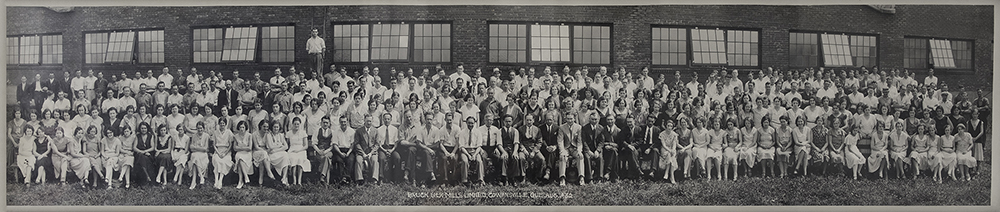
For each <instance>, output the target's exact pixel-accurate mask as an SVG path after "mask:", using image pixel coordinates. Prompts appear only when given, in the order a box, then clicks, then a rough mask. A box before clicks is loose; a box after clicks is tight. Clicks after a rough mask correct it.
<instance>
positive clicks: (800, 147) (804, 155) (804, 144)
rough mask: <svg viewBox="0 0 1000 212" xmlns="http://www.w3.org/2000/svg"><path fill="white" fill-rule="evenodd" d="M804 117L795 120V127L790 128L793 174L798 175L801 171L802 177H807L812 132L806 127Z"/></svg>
mask: <svg viewBox="0 0 1000 212" xmlns="http://www.w3.org/2000/svg"><path fill="white" fill-rule="evenodd" d="M805 118H806V117H805V116H799V117H798V118H795V127H793V128H792V137H793V138H794V142H793V143H794V144H795V145H794V148H793V149H794V152H793V153H794V154H795V163H794V167H793V171H792V172H793V173H795V174H798V173H799V171H800V170H801V171H802V176H807V175H809V160H810V159H811V157H812V155H811V154H810V153H811V152H812V149H813V142H812V136H810V133H812V130H810V129H809V127H807V126H806V121H805Z"/></svg>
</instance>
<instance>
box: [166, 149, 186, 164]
mask: <svg viewBox="0 0 1000 212" xmlns="http://www.w3.org/2000/svg"><path fill="white" fill-rule="evenodd" d="M170 160H172V161H173V162H174V167H184V166H187V161H188V152H187V150H182V149H174V151H172V152H170Z"/></svg>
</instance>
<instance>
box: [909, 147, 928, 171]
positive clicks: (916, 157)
mask: <svg viewBox="0 0 1000 212" xmlns="http://www.w3.org/2000/svg"><path fill="white" fill-rule="evenodd" d="M910 160H912V162H913V163H916V164H915V165H917V168H919V169H930V168H931V164H930V163H928V162H929V161H930V159H929V156H927V152H922V153H921V152H917V151H910Z"/></svg>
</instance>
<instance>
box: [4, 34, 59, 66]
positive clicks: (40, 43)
mask: <svg viewBox="0 0 1000 212" xmlns="http://www.w3.org/2000/svg"><path fill="white" fill-rule="evenodd" d="M54 35H57V36H61V38H60V40H61V41H62V43H59V44H58V45H59V46H60V48H62V51H61V52H62V53H61V54H59V57H60V58H61V59H60V61H61V62H59V63H45V58H44V57H45V55H46V54H45V52H44V51H43V50H44V49H45V46H46V44H45V41H44V39H43V37H45V36H54ZM31 36H37V37H38V53H37V55H36V56H37V57H38V62H37V63H20V59H21V56H22V55H21V54H20V51H21V38H23V37H31ZM7 38H17V41H18V42H17V43H18V44H17V49H18V54H17V56H18V58H17V59H18V62H17V63H10V61H7V64H5V65H7V66H62V65H63V64H64V63H65V62H66V57H65V56H66V36H65V33H64V32H47V33H37V34H14V35H7ZM50 45H56V44H50ZM7 48H8V49H10V46H7ZM7 55H8V56H7V59H10V55H11V54H10V52H7Z"/></svg>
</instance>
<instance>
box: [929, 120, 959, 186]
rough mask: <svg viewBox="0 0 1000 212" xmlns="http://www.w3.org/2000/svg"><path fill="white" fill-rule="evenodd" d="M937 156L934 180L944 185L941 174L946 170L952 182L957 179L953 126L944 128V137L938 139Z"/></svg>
mask: <svg viewBox="0 0 1000 212" xmlns="http://www.w3.org/2000/svg"><path fill="white" fill-rule="evenodd" d="M937 144H938V145H937V148H938V152H937V155H936V156H934V157H935V159H934V161H935V162H936V165H935V167H936V168H934V180H935V181H937V182H938V183H942V182H943V181H944V180H943V179H942V178H943V177H942V176H941V172H942V171H944V170H947V171H948V176H950V177H951V180H956V179H955V165H956V163H957V160H956V158H955V157H956V154H955V136H954V135H952V134H951V125H945V126H944V135H942V136H938V138H937Z"/></svg>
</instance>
